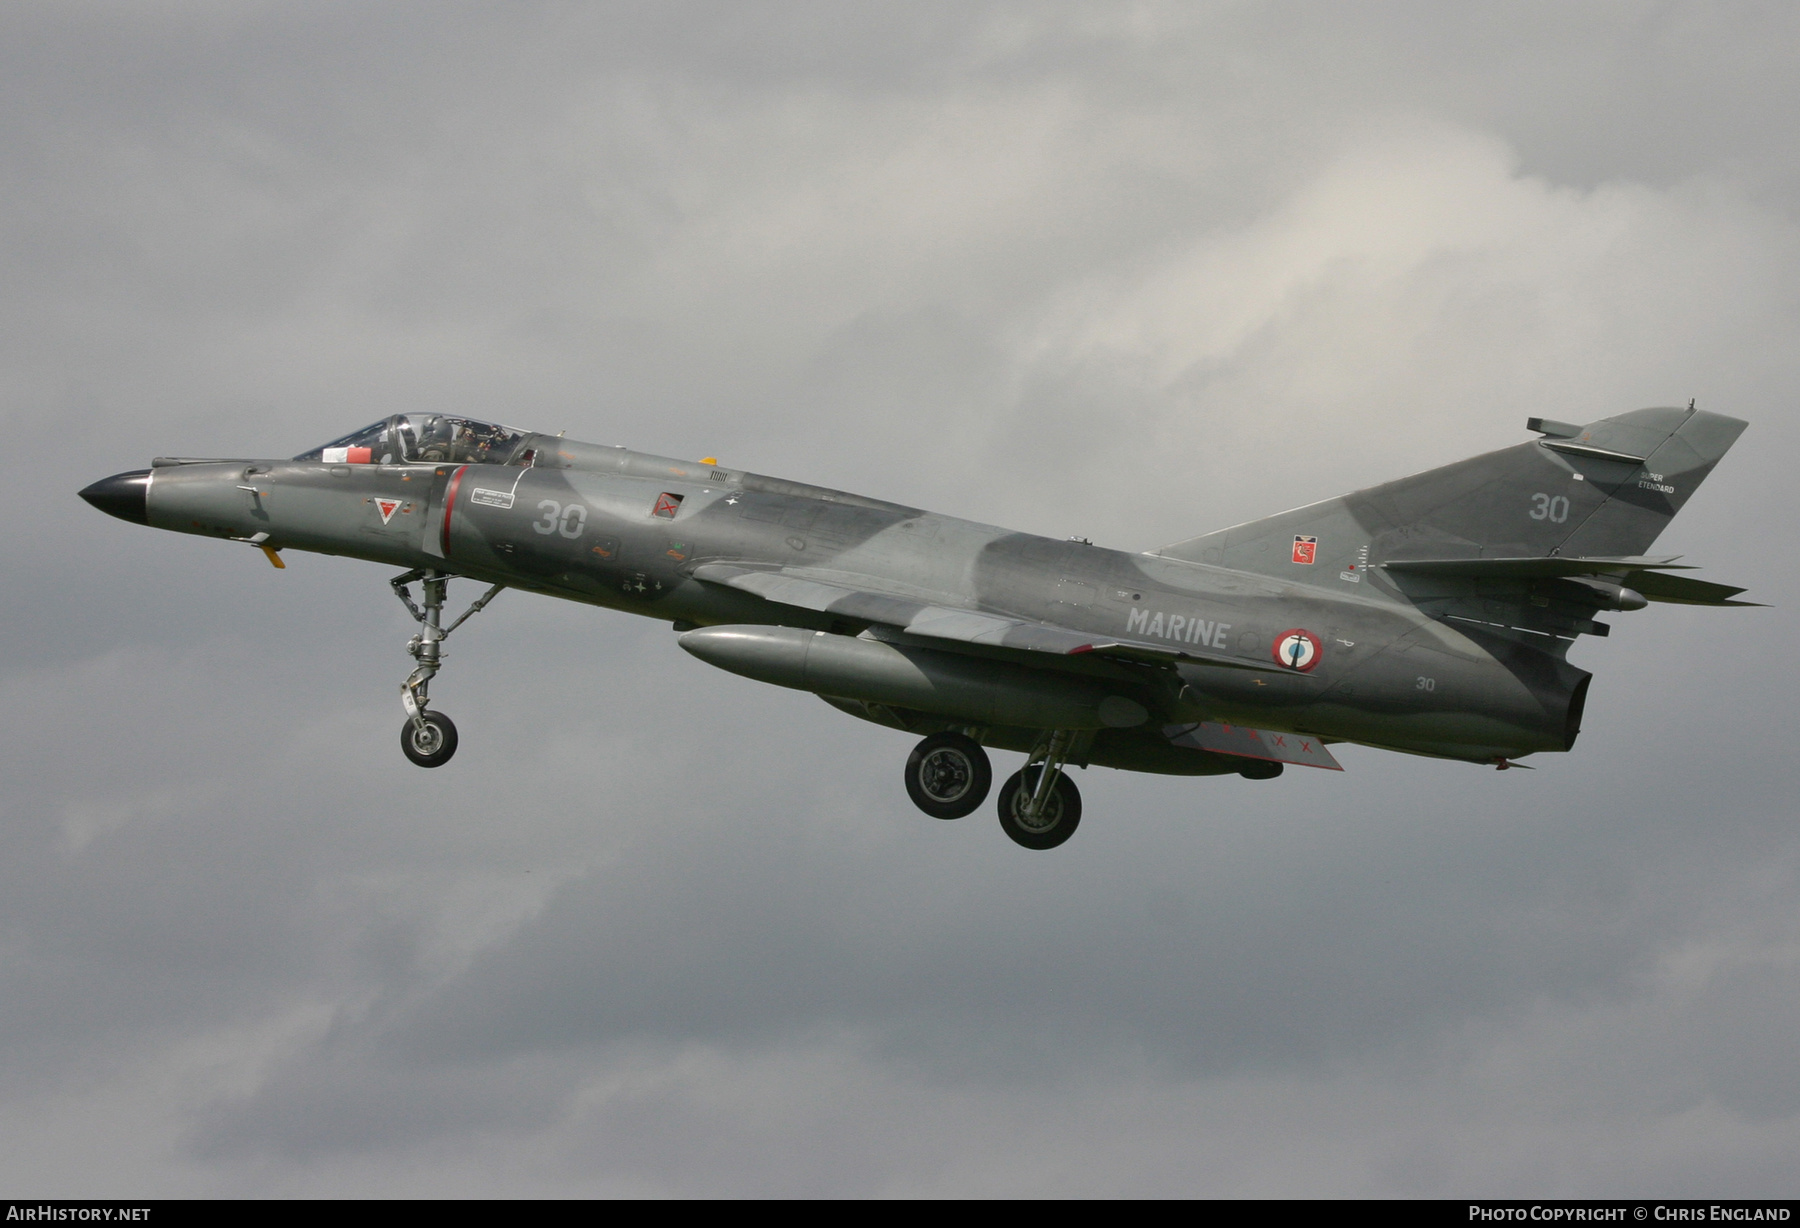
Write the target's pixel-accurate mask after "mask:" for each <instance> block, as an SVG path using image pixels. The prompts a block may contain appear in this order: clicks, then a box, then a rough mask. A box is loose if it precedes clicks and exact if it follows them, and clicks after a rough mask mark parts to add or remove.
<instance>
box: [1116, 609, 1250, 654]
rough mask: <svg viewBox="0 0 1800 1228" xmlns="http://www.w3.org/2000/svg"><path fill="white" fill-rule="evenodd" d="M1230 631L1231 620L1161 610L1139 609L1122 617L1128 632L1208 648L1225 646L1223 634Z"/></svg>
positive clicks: (1128, 633)
mask: <svg viewBox="0 0 1800 1228" xmlns="http://www.w3.org/2000/svg"><path fill="white" fill-rule="evenodd" d="M1230 630H1231V624H1230V623H1221V622H1214V621H1212V620H1211V619H1206V618H1194V617H1190V616H1188V615H1185V614H1165V613H1164V612H1163V611H1161V610H1157V611H1155V612H1154V613H1152V612H1151V611H1149V610H1147V609H1142V608H1139V609H1136V610H1132V611H1130V612H1129V613H1128V614H1126V616H1125V633H1126V634H1127V635H1146V636H1151V637H1154V638H1156V639H1159V640H1173V641H1175V642H1176V643H1178V644H1201V645H1204V646H1205V647H1207V648H1223V647H1225V646H1226V639H1225V635H1226V632H1228V631H1230Z"/></svg>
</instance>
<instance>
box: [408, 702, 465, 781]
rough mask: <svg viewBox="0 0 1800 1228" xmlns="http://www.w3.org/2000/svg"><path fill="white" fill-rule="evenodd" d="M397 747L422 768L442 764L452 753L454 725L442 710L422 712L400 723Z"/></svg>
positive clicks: (454, 740)
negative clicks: (416, 716)
mask: <svg viewBox="0 0 1800 1228" xmlns="http://www.w3.org/2000/svg"><path fill="white" fill-rule="evenodd" d="M400 749H401V751H402V752H403V753H404V754H405V755H406V757H407V758H408V759H411V760H412V761H413V762H414V763H416V764H418V765H419V766H420V767H422V768H434V767H442V766H443V765H444V764H446V763H448V762H450V756H451V755H454V754H455V753H456V726H455V725H453V724H451V722H450V718H449V717H447V716H445V715H444V714H443V713H442V712H426V713H424V714H423V715H421V716H420V717H419V718H418V719H417V720H413V719H411V718H408V719H407V722H406V724H404V725H402V726H400Z"/></svg>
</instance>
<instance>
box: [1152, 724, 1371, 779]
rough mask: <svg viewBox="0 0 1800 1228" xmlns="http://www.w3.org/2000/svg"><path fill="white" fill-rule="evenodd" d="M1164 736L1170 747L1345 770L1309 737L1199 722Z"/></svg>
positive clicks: (1169, 727)
mask: <svg viewBox="0 0 1800 1228" xmlns="http://www.w3.org/2000/svg"><path fill="white" fill-rule="evenodd" d="M1163 736H1164V737H1166V738H1168V739H1169V744H1170V745H1172V746H1186V747H1189V748H1191V749H1193V750H1209V751H1211V752H1213V753H1214V754H1216V755H1236V756H1238V757H1239V758H1242V759H1267V760H1270V761H1271V762H1274V763H1297V764H1299V765H1301V766H1302V767H1316V768H1326V769H1328V770H1329V771H1333V772H1341V771H1343V770H1344V768H1343V765H1342V764H1340V763H1339V762H1338V761H1337V760H1336V759H1334V758H1332V755H1331V752H1330V751H1328V750H1326V749H1325V744H1324V743H1323V742H1321V741H1319V739H1317V738H1315V737H1313V736H1312V735H1311V734H1310V733H1271V732H1270V731H1269V730H1267V729H1251V728H1249V727H1247V726H1244V725H1219V724H1215V723H1213V722H1212V721H1201V722H1200V723H1199V724H1197V725H1164V726H1163Z"/></svg>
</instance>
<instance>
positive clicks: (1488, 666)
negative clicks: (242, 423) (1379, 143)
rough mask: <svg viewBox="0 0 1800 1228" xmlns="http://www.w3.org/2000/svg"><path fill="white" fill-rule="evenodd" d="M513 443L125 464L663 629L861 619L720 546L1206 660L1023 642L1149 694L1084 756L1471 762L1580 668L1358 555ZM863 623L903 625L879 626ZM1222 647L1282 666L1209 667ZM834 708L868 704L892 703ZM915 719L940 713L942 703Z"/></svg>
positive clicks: (334, 545) (1528, 727)
mask: <svg viewBox="0 0 1800 1228" xmlns="http://www.w3.org/2000/svg"><path fill="white" fill-rule="evenodd" d="M526 444H528V445H529V446H526V445H521V446H520V447H518V448H517V449H515V450H514V452H513V455H514V456H516V457H522V458H524V460H525V462H526V463H510V464H496V463H481V462H476V463H456V462H455V461H444V462H421V463H389V464H382V463H375V462H371V463H331V462H329V461H327V460H311V459H305V460H296V461H288V460H281V461H255V462H246V461H216V462H168V463H159V464H158V465H157V466H156V467H155V468H153V469H152V470H151V471H150V472H149V475H148V477H147V479H146V480H145V484H144V492H143V510H144V516H145V519H146V521H147V523H149V524H150V525H152V526H154V527H157V528H163V529H169V530H173V531H176V532H185V533H196V534H201V535H205V536H212V537H220V538H230V539H238V540H250V541H254V542H256V543H257V544H259V545H265V546H268V547H270V548H273V549H289V550H301V551H312V552H317V553H322V554H334V555H343V556H348V557H354V558H360V559H367V560H370V561H373V562H379V563H384V564H389V565H392V566H395V567H400V568H405V569H434V570H437V571H442V572H447V573H450V574H454V575H461V576H467V577H469V578H471V579H475V580H480V581H483V582H486V583H489V584H505V585H507V586H509V587H511V588H517V589H524V590H531V591H536V592H541V593H546V594H549V595H552V596H557V597H562V598H566V599H569V600H574V601H581V602H586V603H589V604H593V605H599V606H606V607H610V608H613V609H618V610H623V611H626V612H629V613H633V614H640V615H644V616H646V617H652V618H658V619H663V620H667V621H669V622H671V623H674V624H675V625H676V626H677V627H678V628H683V629H686V628H692V627H707V626H719V625H727V624H763V625H776V626H788V627H800V628H807V629H810V630H813V631H820V632H825V633H834V634H839V635H848V636H857V635H866V634H869V633H871V630H872V628H871V626H870V623H869V622H867V621H865V620H860V619H856V618H845V617H843V616H842V615H838V614H833V613H831V612H830V611H824V610H813V609H806V608H801V607H797V606H795V605H791V604H785V603H782V602H779V601H774V600H768V599H765V598H763V597H760V596H757V595H756V594H754V593H751V592H746V591H743V590H742V589H739V588H734V587H731V586H729V585H725V584H721V583H717V582H713V581H711V580H708V579H704V578H700V577H698V576H697V575H696V572H697V571H699V570H700V569H701V568H703V567H707V566H708V565H717V564H736V565H739V566H742V567H747V568H753V569H760V570H769V571H774V570H779V571H780V572H781V574H783V575H786V576H793V577H797V578H802V579H810V580H815V581H818V582H820V583H824V584H832V585H838V586H841V587H847V588H851V589H858V590H863V591H870V592H875V593H880V594H885V595H890V596H895V597H904V598H909V599H912V600H914V601H918V602H924V603H928V604H930V605H932V606H935V607H945V608H949V609H955V610H969V611H979V612H982V613H986V614H994V615H1002V616H1005V617H1009V618H1014V619H1020V620H1025V621H1028V622H1031V623H1042V624H1047V625H1050V626H1054V627H1059V628H1066V629H1068V630H1070V631H1075V632H1080V633H1083V634H1091V635H1092V636H1094V637H1095V639H1096V640H1111V641H1127V642H1135V643H1142V644H1146V645H1162V646H1169V647H1175V648H1180V649H1183V650H1191V651H1192V652H1193V653H1195V654H1196V655H1201V656H1208V657H1211V658H1212V659H1213V663H1207V662H1204V661H1194V660H1174V661H1170V662H1166V663H1164V664H1161V665H1156V664H1144V663H1132V662H1126V661H1120V660H1116V659H1101V658H1099V657H1093V656H1084V655H1082V654H1079V653H1076V654H1061V655H1059V654H1054V653H1039V654H1031V656H1032V657H1033V658H1036V659H1033V660H1031V661H1030V662H1029V664H1030V666H1031V667H1032V668H1034V669H1039V670H1047V671H1051V672H1053V673H1062V674H1067V675H1068V676H1070V677H1071V678H1086V679H1091V680H1095V681H1097V682H1099V683H1102V684H1104V686H1105V688H1106V689H1107V690H1108V691H1109V692H1111V693H1116V694H1118V695H1122V696H1125V697H1127V698H1129V699H1130V700H1132V701H1133V702H1134V703H1137V704H1139V705H1141V706H1142V707H1143V709H1144V710H1145V711H1146V712H1147V713H1149V714H1150V715H1149V719H1148V720H1146V721H1145V722H1144V723H1143V724H1142V725H1141V726H1140V727H1138V728H1131V729H1108V730H1105V731H1104V732H1103V734H1102V736H1101V737H1100V738H1099V739H1098V740H1097V741H1096V742H1095V744H1094V746H1093V748H1092V750H1091V753H1090V758H1091V759H1092V761H1094V762H1098V763H1112V764H1114V765H1115V766H1121V767H1130V768H1136V769H1139V770H1149V771H1165V772H1196V773H1199V772H1212V771H1220V770H1227V769H1226V768H1222V767H1220V766H1219V765H1218V764H1217V763H1216V762H1213V761H1214V760H1216V759H1217V757H1216V756H1211V755H1207V754H1205V753H1204V752H1200V751H1192V750H1181V749H1178V748H1175V747H1172V746H1170V745H1169V742H1168V739H1167V738H1166V737H1165V736H1164V734H1163V732H1162V731H1163V729H1164V728H1165V727H1166V726H1168V725H1172V724H1177V723H1181V722H1195V721H1212V722H1227V723H1232V724H1241V725H1251V726H1255V727H1258V728H1261V729H1270V730H1285V731H1292V732H1297V733H1303V734H1311V735H1316V736H1318V737H1319V738H1321V739H1324V740H1327V741H1351V742H1361V743H1366V744H1370V745H1376V746H1382V747H1386V748H1390V749H1396V750H1405V751H1412V752H1415V753H1421V754H1430V755H1439V756H1446V757H1451V758H1457V759H1466V760H1470V761H1476V762H1483V761H1493V760H1502V761H1503V760H1505V759H1509V758H1512V757H1516V756H1519V755H1524V754H1529V753H1532V752H1535V751H1542V750H1565V749H1568V747H1569V746H1570V744H1571V743H1572V741H1573V738H1574V735H1575V733H1576V731H1577V726H1578V723H1579V718H1580V709H1581V704H1582V700H1583V697H1584V694H1585V689H1586V683H1587V678H1588V675H1587V674H1586V673H1584V672H1583V671H1581V670H1578V669H1575V668H1574V667H1572V666H1570V665H1568V664H1567V663H1566V662H1565V661H1564V660H1562V655H1561V651H1560V646H1547V647H1546V648H1545V649H1537V648H1534V647H1533V646H1532V645H1530V644H1528V643H1522V642H1520V638H1519V637H1518V636H1508V635H1505V634H1501V633H1497V632H1490V631H1487V630H1484V629H1483V628H1481V627H1477V626H1473V625H1464V624H1457V625H1455V626H1452V625H1451V624H1449V623H1446V622H1444V621H1442V620H1439V619H1435V618H1432V617H1429V616H1427V615H1426V614H1425V613H1422V612H1421V611H1420V610H1419V609H1418V608H1416V607H1415V606H1414V605H1413V604H1412V603H1411V602H1410V601H1409V600H1408V599H1407V598H1406V596H1405V594H1404V592H1402V591H1401V590H1400V589H1399V588H1397V587H1396V586H1395V585H1393V584H1392V583H1391V582H1388V581H1386V580H1384V578H1383V577H1382V575H1381V573H1380V570H1379V567H1378V566H1369V567H1366V568H1365V570H1364V573H1363V578H1362V582H1361V583H1358V584H1355V585H1340V586H1339V587H1338V589H1335V590H1334V589H1328V588H1324V587H1320V586H1315V585H1309V584H1295V583H1290V582H1286V581H1283V580H1280V579H1276V578H1271V577H1269V576H1265V575H1260V574H1256V573H1254V572H1248V571H1241V570H1234V569H1232V568H1228V567H1222V566H1211V565H1206V564H1202V563H1192V562H1183V561H1178V560H1175V559H1170V558H1166V557H1162V556H1158V555H1146V554H1134V553H1129V552H1125V551H1119V550H1110V549H1106V548H1104V547H1099V546H1093V545H1089V544H1087V543H1085V542H1079V541H1056V540H1052V539H1049V538H1043V537H1037V536H1033V535H1030V534H1025V533H1018V532H1013V531H1010V530H1007V529H1003V528H998V527H995V526H991V525H984V524H979V523H975V522H972V521H967V520H960V519H957V518H955V517H950V516H942V515H937V514H934V513H930V512H926V511H922V510H920V509H917V508H912V507H906V506H903V505H899V504H894V503H888V502H884V501H881V500H877V499H870V498H865V497H862V496H858V495H853V494H848V493H845V492H841V491H835V490H827V489H824V488H821V487H815V486H809V485H805V484H802V483H797V482H789V481H784V480H780V479H776V478H769V477H763V476H760V475H757V474H752V473H747V472H744V471H741V470H736V469H730V468H726V467H722V466H718V465H714V464H711V463H700V462H691V461H682V460H677V459H671V458H666V457H659V456H653V455H648V454H644V453H639V452H633V451H631V450H629V449H625V448H605V447H599V446H596V445H591V444H582V443H577V442H574V441H570V440H565V439H560V438H555V437H550V436H533V437H529V439H528V440H527V441H526ZM496 459H497V458H496ZM1379 561H1380V560H1371V563H1373V564H1379ZM1346 588H1348V589H1350V590H1351V591H1343V590H1344V589H1346ZM873 630H874V631H882V630H883V629H881V628H874V629H873ZM885 638H887V639H891V640H892V639H899V640H903V639H904V637H897V636H895V635H893V634H892V633H891V630H890V632H889V633H888V634H887V635H886V637H885ZM1284 645H1285V646H1286V647H1285V648H1284ZM931 650H932V651H942V652H950V653H960V654H962V655H964V656H972V657H976V658H986V659H989V660H991V661H993V662H995V668H996V669H1000V668H1001V667H1002V666H1005V667H1006V668H1012V667H1013V666H1014V665H1016V664H1017V660H1018V658H1019V657H1020V654H1018V653H1016V652H1012V653H1008V652H1006V651H1003V650H999V649H989V648H983V647H981V646H979V645H974V644H968V645H950V644H943V643H937V644H933V645H932V646H931ZM1284 653H1285V657H1284ZM1230 660H1237V661H1242V662H1244V663H1246V664H1249V663H1255V664H1257V665H1262V666H1267V665H1269V664H1271V663H1273V664H1275V665H1280V666H1283V667H1284V668H1281V669H1278V670H1273V671H1272V670H1270V669H1268V668H1263V669H1234V668H1227V667H1225V666H1224V664H1223V662H1226V661H1230ZM828 698H831V697H829V696H828ZM832 701H833V702H838V700H837V699H833V700H832ZM839 706H841V707H842V706H845V705H844V704H843V703H839ZM846 710H852V709H851V708H846ZM855 714H857V715H865V716H868V717H869V719H878V720H883V721H884V723H891V721H890V720H889V717H891V716H892V713H880V714H873V715H871V714H870V713H869V712H865V711H861V710H857V711H855ZM935 717H936V718H937V719H938V720H939V723H940V724H945V725H952V726H953V725H956V724H957V716H956V714H954V713H937V714H935ZM895 719H900V720H902V721H904V719H905V718H904V716H903V715H902V716H901V717H899V718H895ZM963 723H965V724H967V723H971V722H963ZM905 727H908V728H911V727H913V726H911V725H906V726H905ZM989 733H990V737H989V738H988V740H989V743H990V744H994V745H1008V744H1012V743H1017V742H1018V741H1020V740H1021V738H1025V737H1027V736H1028V735H1029V734H1030V731H1017V732H1014V733H1011V734H1009V733H1008V732H1006V731H989Z"/></svg>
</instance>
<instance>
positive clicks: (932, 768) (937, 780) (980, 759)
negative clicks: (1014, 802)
mask: <svg viewBox="0 0 1800 1228" xmlns="http://www.w3.org/2000/svg"><path fill="white" fill-rule="evenodd" d="M993 783H994V769H993V767H992V765H990V764H989V763H988V757H987V752H986V751H985V750H982V749H981V743H979V742H977V741H976V740H975V739H974V738H971V737H968V736H967V735H965V734H960V733H934V734H932V735H931V736H930V737H929V738H926V739H925V740H924V741H923V742H920V743H919V744H918V745H917V746H915V747H913V753H912V754H910V755H908V756H907V757H906V796H908V797H910V798H912V799H913V805H915V806H917V807H918V808H919V809H920V810H923V811H924V812H925V813H926V814H928V815H930V816H931V817H932V818H934V819H960V818H962V817H963V816H964V815H965V814H971V813H973V812H974V811H975V809H976V808H977V807H979V806H980V805H981V803H982V802H984V801H986V800H987V795H988V789H989V788H990V787H991V786H992V785H993Z"/></svg>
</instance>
